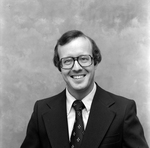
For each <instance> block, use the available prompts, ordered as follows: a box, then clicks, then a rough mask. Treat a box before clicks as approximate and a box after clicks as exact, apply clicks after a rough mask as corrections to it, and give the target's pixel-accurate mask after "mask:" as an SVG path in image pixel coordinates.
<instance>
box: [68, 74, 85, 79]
mask: <svg viewBox="0 0 150 148" xmlns="http://www.w3.org/2000/svg"><path fill="white" fill-rule="evenodd" d="M71 77H72V78H73V79H81V78H83V77H85V75H78V76H71Z"/></svg>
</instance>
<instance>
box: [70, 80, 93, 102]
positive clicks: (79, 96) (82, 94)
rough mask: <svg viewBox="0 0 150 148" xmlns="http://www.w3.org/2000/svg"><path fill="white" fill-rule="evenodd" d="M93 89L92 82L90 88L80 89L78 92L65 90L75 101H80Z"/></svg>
mask: <svg viewBox="0 0 150 148" xmlns="http://www.w3.org/2000/svg"><path fill="white" fill-rule="evenodd" d="M93 87H94V82H93V84H92V86H91V87H89V88H86V89H80V90H72V89H70V88H67V89H68V91H69V93H70V94H71V95H72V96H73V97H74V98H76V99H77V100H82V99H83V98H84V97H86V96H87V95H88V94H89V93H90V92H91V91H92V89H93Z"/></svg>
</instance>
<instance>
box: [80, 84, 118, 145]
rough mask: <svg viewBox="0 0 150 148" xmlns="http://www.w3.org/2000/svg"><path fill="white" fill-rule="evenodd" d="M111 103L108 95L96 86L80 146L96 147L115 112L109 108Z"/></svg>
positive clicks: (112, 102)
mask: <svg viewBox="0 0 150 148" xmlns="http://www.w3.org/2000/svg"><path fill="white" fill-rule="evenodd" d="M112 104H114V101H113V100H112V99H111V98H110V96H109V95H108V94H107V93H106V92H105V91H104V90H102V89H101V88H100V87H98V86H97V91H96V94H95V97H94V99H93V103H92V107H91V111H90V115H89V120H88V124H87V126H86V130H85V134H84V137H83V141H82V146H81V147H86V148H91V147H92V148H98V146H99V145H100V143H101V142H102V140H103V138H104V136H105V134H106V132H107V130H108V128H109V127H110V125H111V123H112V121H113V119H114V118H115V113H114V112H112V111H111V110H110V109H109V106H110V105H112Z"/></svg>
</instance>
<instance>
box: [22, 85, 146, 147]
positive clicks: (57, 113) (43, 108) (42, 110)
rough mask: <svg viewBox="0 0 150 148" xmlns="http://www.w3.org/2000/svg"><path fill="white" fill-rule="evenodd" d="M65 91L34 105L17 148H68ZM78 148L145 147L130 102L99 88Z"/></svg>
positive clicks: (134, 110)
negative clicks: (22, 140) (19, 146)
mask: <svg viewBox="0 0 150 148" xmlns="http://www.w3.org/2000/svg"><path fill="white" fill-rule="evenodd" d="M66 114H67V113H66V94H65V90H64V91H63V92H61V93H60V94H58V95H56V96H53V97H51V98H47V99H43V100H40V101H37V102H36V103H35V107H34V112H33V114H32V116H31V119H30V121H29V124H28V128H27V135H26V137H25V140H24V142H23V144H22V146H21V148H69V136H68V125H67V115H66ZM81 148H148V145H147V143H146V141H145V138H144V133H143V129H142V126H141V124H140V122H139V120H138V118H137V116H136V105H135V102H134V101H133V100H129V99H126V98H123V97H120V96H116V95H114V94H112V93H109V92H107V91H105V90H103V89H101V88H100V87H99V86H97V91H96V94H95V96H94V99H93V103H92V106H91V111H90V115H89V120H88V123H87V127H86V130H85V134H84V137H83V141H82V145H81Z"/></svg>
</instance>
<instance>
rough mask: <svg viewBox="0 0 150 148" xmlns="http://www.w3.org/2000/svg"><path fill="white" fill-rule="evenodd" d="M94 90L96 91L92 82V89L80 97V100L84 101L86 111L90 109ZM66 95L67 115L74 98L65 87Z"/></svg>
mask: <svg viewBox="0 0 150 148" xmlns="http://www.w3.org/2000/svg"><path fill="white" fill-rule="evenodd" d="M95 92H96V84H95V83H94V87H93V89H92V91H91V92H90V93H89V94H88V95H87V96H85V97H84V98H83V99H82V102H83V103H84V105H85V108H86V110H87V111H88V112H89V111H90V109H91V104H92V101H93V98H94V95H95ZM66 96H67V115H68V114H69V113H70V111H71V107H72V103H73V102H74V101H75V100H76V99H75V98H74V97H73V96H72V95H71V94H70V93H69V91H68V89H67V88H66Z"/></svg>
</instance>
